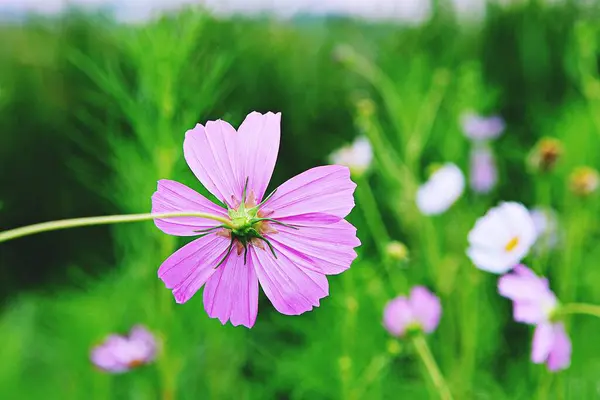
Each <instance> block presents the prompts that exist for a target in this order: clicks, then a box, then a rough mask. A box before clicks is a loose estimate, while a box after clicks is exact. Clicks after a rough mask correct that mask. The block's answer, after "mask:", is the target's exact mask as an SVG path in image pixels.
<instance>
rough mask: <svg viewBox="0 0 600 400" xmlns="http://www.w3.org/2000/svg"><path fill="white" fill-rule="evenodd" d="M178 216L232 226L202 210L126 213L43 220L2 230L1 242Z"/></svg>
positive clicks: (227, 221) (225, 219)
mask: <svg viewBox="0 0 600 400" xmlns="http://www.w3.org/2000/svg"><path fill="white" fill-rule="evenodd" d="M177 217H198V218H205V219H212V220H214V221H219V222H221V223H223V224H224V225H225V226H229V227H231V226H232V225H231V221H230V220H229V219H227V218H225V217H220V216H218V215H213V214H207V213H201V212H191V211H189V212H168V213H148V214H126V215H106V216H101V217H84V218H71V219H61V220H57V221H48V222H42V223H40V224H33V225H27V226H22V227H20V228H15V229H10V230H7V231H4V232H0V243H2V242H6V241H8V240H12V239H17V238H20V237H23V236H29V235H34V234H36V233H41V232H48V231H57V230H60V229H69V228H78V227H81V226H94V225H108V224H120V223H125V222H137V221H149V220H152V219H167V218H177Z"/></svg>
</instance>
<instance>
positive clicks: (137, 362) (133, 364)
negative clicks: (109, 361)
mask: <svg viewBox="0 0 600 400" xmlns="http://www.w3.org/2000/svg"><path fill="white" fill-rule="evenodd" d="M141 365H144V360H141V359H139V358H136V359H134V360H131V361H129V362H128V363H127V366H128V367H129V368H136V367H139V366H141Z"/></svg>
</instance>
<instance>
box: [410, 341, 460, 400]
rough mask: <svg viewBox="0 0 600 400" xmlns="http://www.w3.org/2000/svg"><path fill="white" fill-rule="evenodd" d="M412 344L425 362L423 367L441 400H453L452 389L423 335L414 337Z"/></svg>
mask: <svg viewBox="0 0 600 400" xmlns="http://www.w3.org/2000/svg"><path fill="white" fill-rule="evenodd" d="M412 342H413V346H414V347H415V350H416V351H417V354H418V355H419V357H420V358H421V361H423V365H424V366H425V369H426V370H427V373H428V374H429V377H430V378H431V381H432V383H433V386H434V388H435V390H436V391H437V393H438V395H439V396H440V399H442V400H452V393H451V392H450V389H448V385H447V384H446V380H445V379H444V376H443V375H442V373H441V372H440V369H439V368H438V365H437V363H436V362H435V359H434V358H433V355H432V354H431V351H430V350H429V346H428V345H427V342H426V341H425V338H424V337H423V335H416V336H414V337H413V339H412Z"/></svg>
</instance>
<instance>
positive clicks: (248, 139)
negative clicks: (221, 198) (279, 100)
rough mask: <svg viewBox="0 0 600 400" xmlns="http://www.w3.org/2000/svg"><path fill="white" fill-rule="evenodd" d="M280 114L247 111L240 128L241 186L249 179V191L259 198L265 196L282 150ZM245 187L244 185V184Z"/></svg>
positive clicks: (239, 168)
mask: <svg viewBox="0 0 600 400" xmlns="http://www.w3.org/2000/svg"><path fill="white" fill-rule="evenodd" d="M280 125H281V113H277V114H273V113H272V112H268V113H266V114H264V115H263V114H260V113H258V112H256V111H255V112H252V113H250V114H248V116H247V117H246V119H245V120H244V122H242V124H241V125H240V127H239V129H238V140H239V147H238V157H239V159H240V166H239V167H238V174H239V178H240V179H241V182H242V185H243V184H244V182H245V180H246V178H248V193H250V191H253V192H254V195H255V196H256V199H257V200H258V201H260V200H261V199H262V198H263V195H264V193H265V191H266V190H267V186H268V185H269V181H270V180H271V175H272V174H273V169H275V161H277V153H278V152H279V137H280ZM242 189H243V187H242Z"/></svg>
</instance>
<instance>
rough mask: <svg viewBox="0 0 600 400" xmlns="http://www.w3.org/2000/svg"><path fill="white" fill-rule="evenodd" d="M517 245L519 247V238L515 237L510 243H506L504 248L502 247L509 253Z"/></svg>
mask: <svg viewBox="0 0 600 400" xmlns="http://www.w3.org/2000/svg"><path fill="white" fill-rule="evenodd" d="M518 245H519V238H518V237H517V236H515V237H513V238H512V239H510V241H509V242H508V243H506V246H504V250H506V251H509V252H510V251H513V250H514V249H515V248H516V247H517V246H518Z"/></svg>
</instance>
